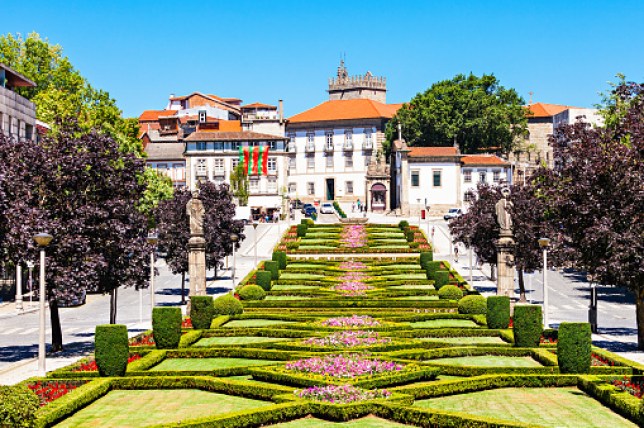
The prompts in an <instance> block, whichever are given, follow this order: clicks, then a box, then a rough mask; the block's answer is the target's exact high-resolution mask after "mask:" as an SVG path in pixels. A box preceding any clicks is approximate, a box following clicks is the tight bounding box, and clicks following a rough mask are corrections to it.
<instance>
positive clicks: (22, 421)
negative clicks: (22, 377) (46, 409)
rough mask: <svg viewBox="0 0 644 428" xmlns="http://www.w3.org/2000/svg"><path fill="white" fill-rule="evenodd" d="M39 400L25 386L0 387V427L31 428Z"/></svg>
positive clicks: (38, 406)
mask: <svg viewBox="0 0 644 428" xmlns="http://www.w3.org/2000/svg"><path fill="white" fill-rule="evenodd" d="M39 408H40V399H39V398H38V395H36V393H34V392H33V391H32V390H31V389H29V387H27V386H26V385H11V386H3V385H0V427H31V426H33V421H34V419H35V418H36V415H35V413H36V411H37V410H38V409H39Z"/></svg>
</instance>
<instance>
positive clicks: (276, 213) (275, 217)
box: [273, 211, 280, 223]
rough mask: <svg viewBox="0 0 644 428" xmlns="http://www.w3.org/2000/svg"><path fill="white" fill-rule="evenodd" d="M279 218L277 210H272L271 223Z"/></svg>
mask: <svg viewBox="0 0 644 428" xmlns="http://www.w3.org/2000/svg"><path fill="white" fill-rule="evenodd" d="M279 220H280V215H279V213H278V212H277V211H273V223H277V222H278V221H279Z"/></svg>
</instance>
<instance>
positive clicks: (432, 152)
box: [409, 147, 457, 157]
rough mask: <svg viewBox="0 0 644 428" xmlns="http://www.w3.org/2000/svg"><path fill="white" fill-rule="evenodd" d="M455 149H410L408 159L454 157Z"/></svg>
mask: <svg viewBox="0 0 644 428" xmlns="http://www.w3.org/2000/svg"><path fill="white" fill-rule="evenodd" d="M456 155H457V150H456V148H455V147H410V151H409V156H410V157H427V156H456Z"/></svg>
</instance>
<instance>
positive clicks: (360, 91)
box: [328, 60, 387, 103]
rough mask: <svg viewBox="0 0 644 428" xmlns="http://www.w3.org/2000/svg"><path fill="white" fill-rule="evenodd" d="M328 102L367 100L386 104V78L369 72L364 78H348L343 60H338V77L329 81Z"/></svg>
mask: <svg viewBox="0 0 644 428" xmlns="http://www.w3.org/2000/svg"><path fill="white" fill-rule="evenodd" d="M328 92H329V100H356V99H368V100H374V101H378V102H381V103H387V78H386V77H378V76H374V75H372V74H371V72H370V71H367V73H366V74H365V75H364V76H349V73H348V72H347V69H346V67H345V66H344V60H340V66H339V67H338V75H337V77H335V78H331V79H329V89H328Z"/></svg>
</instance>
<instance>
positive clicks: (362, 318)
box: [322, 315, 380, 327]
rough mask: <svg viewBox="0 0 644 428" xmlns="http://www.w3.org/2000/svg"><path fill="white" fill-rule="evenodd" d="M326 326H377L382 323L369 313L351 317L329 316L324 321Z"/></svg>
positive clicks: (323, 323)
mask: <svg viewBox="0 0 644 428" xmlns="http://www.w3.org/2000/svg"><path fill="white" fill-rule="evenodd" d="M322 325H323V326H325V327H375V326H379V325H380V321H377V320H375V319H373V318H372V317H370V316H369V315H351V316H350V317H337V318H329V319H326V320H324V321H322Z"/></svg>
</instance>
